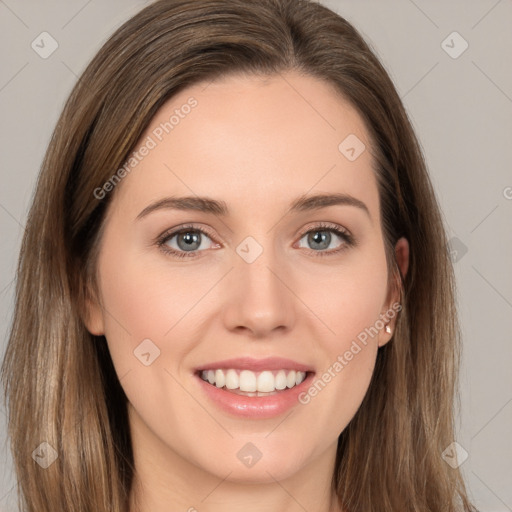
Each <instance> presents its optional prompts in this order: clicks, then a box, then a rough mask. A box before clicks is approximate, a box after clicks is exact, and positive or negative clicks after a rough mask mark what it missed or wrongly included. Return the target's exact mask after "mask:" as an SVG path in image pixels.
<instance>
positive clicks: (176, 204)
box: [136, 193, 371, 220]
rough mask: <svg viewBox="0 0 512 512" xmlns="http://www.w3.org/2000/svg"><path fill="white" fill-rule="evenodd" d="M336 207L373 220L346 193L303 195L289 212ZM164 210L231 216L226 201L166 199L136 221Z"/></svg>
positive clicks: (195, 198) (355, 199)
mask: <svg viewBox="0 0 512 512" xmlns="http://www.w3.org/2000/svg"><path fill="white" fill-rule="evenodd" d="M335 205H344V206H354V207H356V208H359V209H361V210H363V211H364V212H366V214H367V215H368V217H370V219H371V215H370V212H369V210H368V207H367V206H366V204H365V203H363V202H362V201H361V200H359V199H357V198H355V197H353V196H351V195H349V194H344V193H336V194H316V195H311V196H307V195H302V196H300V197H298V198H297V199H295V200H294V201H293V202H292V203H291V205H290V208H289V211H290V212H292V213H293V212H304V211H313V210H319V209H321V208H327V207H329V206H335ZM162 209H172V210H184V211H191V210H192V211H199V212H203V213H209V214H213V215H219V216H222V217H225V216H227V215H229V208H228V206H227V204H226V202H225V201H218V200H215V199H211V198H209V197H199V196H184V197H165V198H163V199H159V200H158V201H155V202H154V203H151V204H150V205H148V206H146V208H144V209H143V210H142V211H141V212H140V213H139V215H137V218H136V220H139V219H141V218H143V217H145V216H147V215H149V214H150V213H152V212H154V211H157V210H162Z"/></svg>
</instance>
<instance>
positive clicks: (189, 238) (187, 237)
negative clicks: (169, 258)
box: [178, 231, 201, 251]
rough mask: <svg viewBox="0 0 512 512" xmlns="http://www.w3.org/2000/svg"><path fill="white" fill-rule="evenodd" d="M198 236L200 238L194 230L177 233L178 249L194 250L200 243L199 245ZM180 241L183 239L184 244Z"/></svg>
mask: <svg viewBox="0 0 512 512" xmlns="http://www.w3.org/2000/svg"><path fill="white" fill-rule="evenodd" d="M200 238H201V235H200V234H199V233H197V232H194V231H192V232H191V231H186V232H184V233H181V234H180V235H178V246H179V247H180V249H183V250H185V251H186V250H192V251H194V250H196V249H197V248H198V247H199V246H200V245H201V242H200ZM181 241H184V242H185V245H184V246H183V245H182V244H181V243H180V242H181ZM194 244H197V247H195V246H194V247H193V245H194Z"/></svg>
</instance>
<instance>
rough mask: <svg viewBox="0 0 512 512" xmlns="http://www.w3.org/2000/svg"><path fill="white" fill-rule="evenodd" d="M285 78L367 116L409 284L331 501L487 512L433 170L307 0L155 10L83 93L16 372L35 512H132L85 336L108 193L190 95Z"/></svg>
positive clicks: (386, 217)
mask: <svg viewBox="0 0 512 512" xmlns="http://www.w3.org/2000/svg"><path fill="white" fill-rule="evenodd" d="M287 70H299V71H300V72H302V73H304V74H308V75H310V76H313V77H317V78H319V79H322V80H325V81H327V82H329V83H330V84H332V85H334V86H335V87H336V89H337V90H338V91H339V92H340V94H341V95H342V96H343V97H344V98H346V99H347V100H348V101H349V102H350V103H351V104H352V105H353V106H354V107H355V108H356V109H357V111H358V112H359V114H360V115H361V117H362V118H363V120H364V122H365V124H366V127H367V129H368V132H369V134H370V136H371V140H372V148H371V149H372V153H373V156H374V163H375V166H374V167H375V169H374V170H375V174H376V178H377V182H378V187H379V194H380V207H381V218H382V219H383V220H382V230H383V235H384V239H385V245H386V257H387V261H388V267H389V275H390V276H392V277H393V276H394V277H395V278H398V280H399V281H400V285H401V287H402V310H401V312H400V315H399V317H398V321H397V325H396V331H395V333H394V335H393V339H392V340H391V341H390V342H389V343H388V344H386V345H385V346H383V347H382V348H380V349H379V352H378V356H377V362H376V368H375V372H374V375H373V378H372V381H371V384H370V387H369V389H368V392H367V394H366V396H365V398H364V400H363V403H362V405H361V407H360V409H359V410H358V412H357V413H356V415H355V417H354V418H353V419H352V421H351V422H350V424H349V425H348V426H347V428H346V429H345V430H344V431H343V432H342V433H341V435H340V436H339V441H338V451H337V457H336V467H335V472H334V474H333V479H332V485H333V490H335V492H336V494H337V496H338V497H339V502H340V504H341V505H342V506H343V507H344V509H345V510H347V511H350V512H363V511H364V512H371V511H374V512H377V511H379V512H397V511H400V512H405V511H411V512H412V511H414V512H427V511H429V512H432V511H438V512H439V511H446V512H449V511H456V510H457V511H458V510H461V511H462V510H464V511H472V510H475V509H474V508H473V506H472V505H471V503H470V502H469V500H468V498H467V495H466V490H465V487H464V483H463V479H462V477H461V474H460V472H459V470H458V469H453V468H452V467H450V466H449V465H448V464H447V463H446V462H445V461H444V460H443V458H442V456H441V454H442V452H443V450H445V448H446V447H447V446H448V445H450V443H452V441H454V417H455V410H454V407H453V406H454V403H455V400H454V399H455V398H456V397H457V386H458V385H457V382H458V381H457V370H458V365H459V359H460V338H459V336H460V335H459V326H458V320H457V312H456V308H455V302H454V296H455V288H454V286H455V282H454V276H453V269H452V265H451V261H450V259H449V253H448V250H447V239H446V234H445V230H444V227H443V220H442V216H441V213H440V209H439V206H438V204H437V200H436V197H435V194H434V191H433V187H432V185H431V182H430V180H429V177H428V174H427V170H426V166H425V162H424V160H423V157H422V153H421V150H420V147H419V144H418V142H417V139H416V137H415V134H414V132H413V129H412V127H411V124H410V122H409V120H408V117H407V114H406V112H405V111H404V107H403V105H402V103H401V101H400V98H399V96H398V94H397V92H396V90H395V88H394V86H393V84H392V82H391V80H390V78H389V76H388V74H387V73H386V71H385V69H384V68H383V66H382V65H381V64H380V62H379V60H378V59H377V57H376V56H375V55H374V53H372V51H371V50H370V48H369V46H368V45H367V44H366V43H365V41H364V40H363V38H362V37H361V36H360V34H359V33H358V32H357V31H356V29H355V28H354V27H353V26H352V25H351V24H349V23H348V22H347V21H346V20H345V19H343V18H342V17H341V16H339V15H337V14H335V13H334V12H332V11H331V10H329V9H328V8H326V7H324V6H322V5H319V4H318V3H315V2H310V1H306V0H259V1H258V2H247V1H245V0H201V1H197V0H159V1H156V2H155V3H153V4H151V5H149V6H148V7H146V8H145V9H143V10H142V11H141V12H139V13H138V14H137V15H136V16H134V17H133V18H132V19H130V20H128V21H127V22H126V23H125V24H124V25H122V26H121V27H120V28H119V29H118V30H117V31H116V32H115V33H114V34H113V35H112V36H111V38H110V39H109V40H108V41H107V42H106V43H105V45H104V46H103V47H102V48H101V50H100V51H99V52H98V54H97V55H96V56H95V57H94V58H93V60H92V61H91V62H90V64H89V65H88V67H87V68H86V70H85V71H84V73H83V75H82V76H81V78H80V80H79V81H78V82H77V84H76V86H75V87H74V89H73V91H72V93H71V95H70V97H69V99H68V101H67V103H66V105H65V107H64V110H63V112H62V114H61V116H60V119H59V121H58V124H57V126H56V128H55V130H54V133H53V136H52V139H51V142H50V144H49V147H48V150H47V153H46V156H45V158H44V162H43V164H42V169H41V172H40V175H39V179H38V182H37V187H36V190H35V195H34V198H33V203H32V207H31V209H30V212H29V216H28V221H27V225H26V230H25V233H24V237H23V241H22V247H21V252H20V258H19V264H18V273H17V283H16V296H15V311H14V320H13V325H12V330H11V333H10V339H9V342H8V346H7V351H6V355H5V359H4V362H3V367H2V380H3V382H4V386H5V393H6V399H7V406H8V415H9V435H10V439H11V449H12V453H13V457H14V462H15V469H16V473H17V477H18V492H19V497H20V505H21V506H22V508H23V510H26V511H27V512H55V511H64V510H66V511H76V512H93V511H94V512H99V511H105V512H106V511H109V512H127V510H128V502H129V495H130V490H131V486H132V479H133V475H134V471H135V468H134V465H133V454H132V447H131V440H130V432H129V426H128V420H127V412H126V396H125V394H124V392H123V389H122V387H121V385H120V382H119V379H118V377H117V375H116V373H115V371H114V368H113V365H112V361H111V358H110V355H109V353H108V350H107V348H105V347H106V343H104V339H103V337H101V336H100V337H95V336H93V335H91V334H90V333H89V332H88V331H87V330H86V328H85V325H84V322H83V318H84V316H83V315H84V311H85V300H86V298H87V296H88V295H87V293H88V290H96V283H95V279H94V275H95V264H96V258H97V252H98V242H99V240H100V238H101V234H102V227H103V224H104V222H103V221H104V217H105V211H106V208H107V205H108V204H109V202H110V201H112V197H113V195H114V193H110V194H106V195H105V197H104V198H102V199H98V198H97V197H96V196H95V194H94V191H95V189H97V188H98V187H102V186H103V184H104V183H105V182H106V181H107V180H108V179H109V178H111V176H112V173H113V171H115V170H116V169H119V168H121V167H122V165H123V163H124V162H125V161H126V159H127V158H128V156H129V154H130V153H131V151H133V149H134V147H135V145H136V143H137V142H138V140H139V138H140V136H141V135H142V133H143V132H144V130H145V128H146V127H147V126H148V124H149V123H150V121H151V119H152V118H153V116H154V115H155V113H156V112H157V110H158V109H159V107H160V106H162V104H163V103H164V102H165V101H166V100H168V99H169V98H170V97H172V96H173V95H175V94H176V93H177V92H179V91H180V90H182V89H184V88H186V87H187V86H189V85H191V84H194V83H197V82H200V81H204V80H215V78H217V77H221V76H223V75H228V74H230V73H244V74H247V76H254V75H259V76H269V75H275V74H279V73H282V72H284V71H287ZM400 236H405V237H406V238H407V239H408V241H409V245H410V264H409V270H408V272H407V275H406V277H405V278H404V277H403V276H402V275H400V273H399V271H398V267H397V265H396V261H395V255H394V250H393V249H394V244H395V242H396V241H397V239H398V238H399V237H400ZM91 293H93V292H91ZM102 341H103V343H102ZM42 442H46V443H48V445H49V446H51V447H52V448H53V449H54V450H55V454H56V455H57V459H56V460H55V461H54V462H53V464H51V465H50V466H49V467H48V468H47V469H44V468H42V467H41V465H39V464H37V463H36V462H35V460H33V459H34V457H31V454H33V451H34V450H36V451H37V449H38V447H39V446H40V445H41V443H42ZM39 449H46V450H47V451H48V450H50V448H49V447H48V446H47V445H43V448H39ZM52 453H53V452H52Z"/></svg>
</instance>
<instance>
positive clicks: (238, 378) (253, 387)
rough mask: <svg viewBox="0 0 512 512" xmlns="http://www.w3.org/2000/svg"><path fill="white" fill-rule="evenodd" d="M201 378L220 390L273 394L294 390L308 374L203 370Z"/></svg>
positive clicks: (284, 371) (281, 371) (286, 371)
mask: <svg viewBox="0 0 512 512" xmlns="http://www.w3.org/2000/svg"><path fill="white" fill-rule="evenodd" d="M201 378H202V379H203V380H206V381H208V382H209V383H210V384H214V385H215V386H217V387H218V388H222V387H224V386H226V388H227V389H240V391H248V392H251V391H260V392H272V391H275V390H276V389H277V390H282V389H285V388H287V387H288V388H293V386H296V385H298V384H300V383H301V382H302V381H303V380H304V379H305V378H306V372H300V371H295V370H278V371H274V372H272V371H269V370H265V371H263V372H252V371H250V370H232V369H230V370H221V369H218V370H203V371H202V373H201Z"/></svg>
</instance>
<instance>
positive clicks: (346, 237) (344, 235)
mask: <svg viewBox="0 0 512 512" xmlns="http://www.w3.org/2000/svg"><path fill="white" fill-rule="evenodd" d="M187 231H194V232H199V233H201V234H203V235H206V236H207V237H209V238H210V239H212V240H214V237H213V236H212V235H211V234H210V233H209V232H208V231H207V230H205V229H204V228H198V227H196V226H195V225H194V224H187V225H184V226H181V227H180V228H179V229H177V230H175V231H171V232H169V231H167V232H165V233H163V234H162V235H161V236H160V237H159V238H158V239H157V241H156V245H157V246H158V247H159V248H160V249H161V250H162V251H163V252H164V253H165V254H169V255H171V256H173V257H177V258H196V257H197V253H198V252H202V251H197V250H196V251H190V252H186V251H176V250H175V249H171V248H169V247H168V246H166V245H165V244H166V243H167V242H168V241H169V240H171V239H172V238H173V237H175V236H176V235H180V234H182V233H186V232H187ZM319 231H329V232H332V233H334V234H336V235H338V236H339V237H340V238H341V239H342V240H343V242H344V243H343V244H342V245H341V246H340V247H338V248H337V249H332V250H330V251H314V250H313V249H310V251H312V252H313V253H315V255H316V256H320V257H324V256H335V255H337V254H339V253H341V252H343V251H345V250H347V249H348V248H349V247H353V246H355V245H356V241H355V239H354V237H353V236H352V235H351V234H350V233H349V232H348V231H346V230H344V229H343V228H340V227H335V226H333V225H331V224H325V223H320V224H318V225H317V226H314V227H313V228H310V229H308V230H307V231H304V232H303V233H302V234H301V235H300V237H299V240H300V239H302V238H303V237H304V235H307V234H308V233H311V232H313V233H314V232H319Z"/></svg>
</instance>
